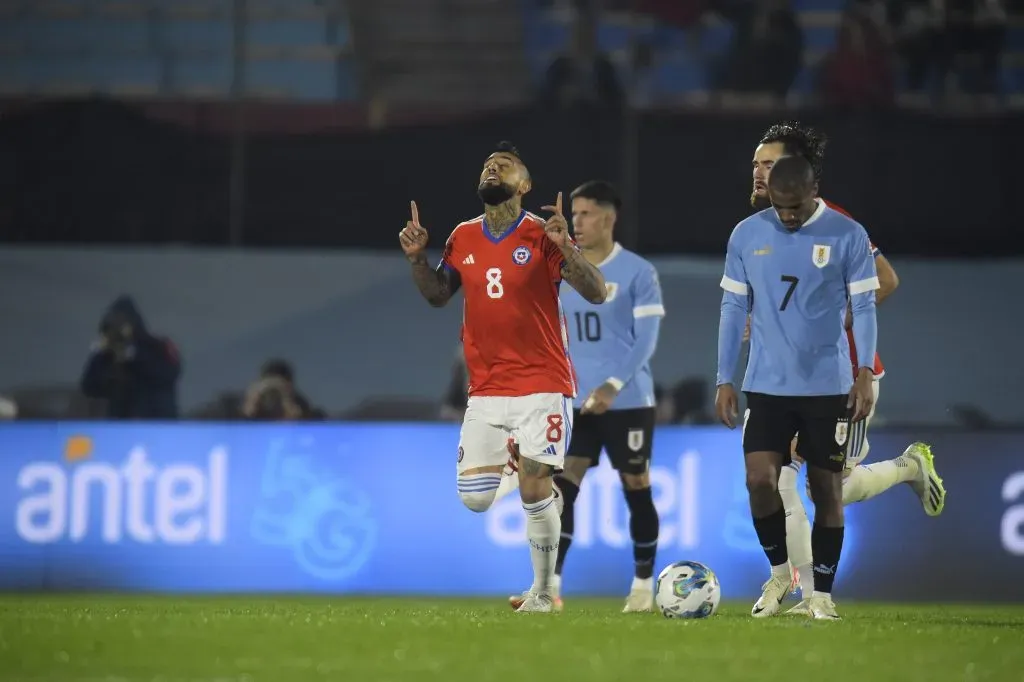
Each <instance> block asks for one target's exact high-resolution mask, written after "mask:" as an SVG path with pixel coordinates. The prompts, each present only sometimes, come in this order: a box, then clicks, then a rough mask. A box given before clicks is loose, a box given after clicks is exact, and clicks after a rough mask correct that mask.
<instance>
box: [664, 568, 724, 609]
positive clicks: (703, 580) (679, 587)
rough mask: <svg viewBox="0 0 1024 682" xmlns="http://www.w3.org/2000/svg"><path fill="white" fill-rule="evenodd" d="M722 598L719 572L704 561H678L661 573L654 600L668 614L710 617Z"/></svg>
mask: <svg viewBox="0 0 1024 682" xmlns="http://www.w3.org/2000/svg"><path fill="white" fill-rule="evenodd" d="M721 600H722V586H721V585H719V584H718V576H716V575H715V574H714V571H712V570H711V569H710V568H708V567H707V566H705V565H704V564H700V563H697V562H696V561H677V562H676V563H674V564H670V565H669V566H666V567H665V569H664V570H663V571H662V572H661V573H660V574H658V582H657V584H656V586H655V588H654V603H655V604H657V605H658V609H659V610H660V611H661V613H662V615H663V616H665V617H666V618H708V617H709V616H713V615H715V613H717V612H718V602H720V601H721Z"/></svg>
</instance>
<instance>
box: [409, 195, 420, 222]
mask: <svg viewBox="0 0 1024 682" xmlns="http://www.w3.org/2000/svg"><path fill="white" fill-rule="evenodd" d="M409 210H410V211H412V224H413V225H415V226H416V227H419V226H420V210H419V209H418V208H416V202H415V201H410V202H409Z"/></svg>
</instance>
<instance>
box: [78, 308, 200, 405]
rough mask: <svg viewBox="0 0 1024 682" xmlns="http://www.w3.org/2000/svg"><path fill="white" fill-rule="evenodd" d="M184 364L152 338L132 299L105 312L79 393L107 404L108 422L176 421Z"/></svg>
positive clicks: (161, 341)
mask: <svg viewBox="0 0 1024 682" xmlns="http://www.w3.org/2000/svg"><path fill="white" fill-rule="evenodd" d="M180 376H181V360H180V358H179V356H178V349H177V348H176V347H175V345H174V343H173V342H172V341H171V340H170V339H168V338H164V337H157V336H154V335H153V334H151V333H150V332H149V330H148V329H147V328H146V324H145V322H143V319H142V315H141V314H140V313H139V311H138V308H137V307H136V306H135V302H134V301H133V300H132V299H131V297H129V296H121V297H120V298H118V299H117V300H116V301H114V303H113V304H111V306H110V308H109V309H108V310H107V312H106V313H104V315H103V318H102V320H101V321H100V337H99V339H98V340H97V341H96V343H95V344H94V346H93V351H92V353H91V355H90V356H89V360H88V361H87V362H86V364H85V371H84V372H83V373H82V380H81V389H82V392H83V393H84V394H85V395H87V396H89V397H90V398H100V399H103V400H105V401H106V403H107V409H106V416H107V418H108V419H176V418H177V417H178V396H177V384H178V378H179V377H180Z"/></svg>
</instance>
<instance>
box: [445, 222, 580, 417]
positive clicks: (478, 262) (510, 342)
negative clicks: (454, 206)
mask: <svg viewBox="0 0 1024 682" xmlns="http://www.w3.org/2000/svg"><path fill="white" fill-rule="evenodd" d="M573 246H574V247H575V243H573ZM563 260H564V259H563V257H562V251H561V250H560V249H559V248H558V247H557V246H556V245H555V244H554V242H552V241H551V240H550V239H548V238H547V236H546V235H545V234H544V220H543V219H542V218H540V217H538V216H535V215H533V214H532V213H529V212H527V211H523V212H522V213H521V214H520V215H519V218H518V220H517V221H516V222H515V223H513V224H512V226H511V227H509V228H508V229H507V230H506V231H505V232H504V233H503V234H501V235H499V236H497V237H495V236H494V235H492V234H491V233H490V232H489V231H488V228H487V224H486V221H485V218H484V216H479V217H478V218H474V219H473V220H468V221H466V222H464V223H462V224H460V225H459V226H458V227H456V228H455V230H453V231H452V234H451V236H450V237H448V243H447V244H445V248H444V256H443V257H442V258H441V265H440V266H439V267H443V268H447V269H449V270H454V271H455V272H457V273H458V275H459V278H460V280H461V281H462V292H463V296H464V297H465V299H464V303H463V311H462V345H463V351H464V353H465V355H466V370H467V372H468V374H469V395H471V396H506V397H515V396H524V395H530V394H533V393H560V394H562V395H565V396H569V397H576V376H575V372H574V370H573V367H572V363H571V361H570V360H569V340H568V335H567V333H566V328H565V316H564V315H563V313H562V306H561V304H560V303H559V300H558V288H559V286H560V284H561V281H562V275H561V269H562V263H563Z"/></svg>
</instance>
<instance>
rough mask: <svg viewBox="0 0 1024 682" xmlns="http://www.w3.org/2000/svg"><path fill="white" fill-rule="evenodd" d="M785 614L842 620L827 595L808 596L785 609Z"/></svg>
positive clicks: (814, 618) (816, 618) (815, 618)
mask: <svg viewBox="0 0 1024 682" xmlns="http://www.w3.org/2000/svg"><path fill="white" fill-rule="evenodd" d="M786 615H793V616H806V617H807V618H811V619H813V620H842V619H841V618H840V617H839V614H837V613H836V605H835V604H834V603H833V602H832V600H831V599H830V598H829V597H809V598H807V599H804V600H803V601H801V602H800V603H799V604H797V605H796V606H794V607H793V608H791V609H790V610H789V611H786Z"/></svg>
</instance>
